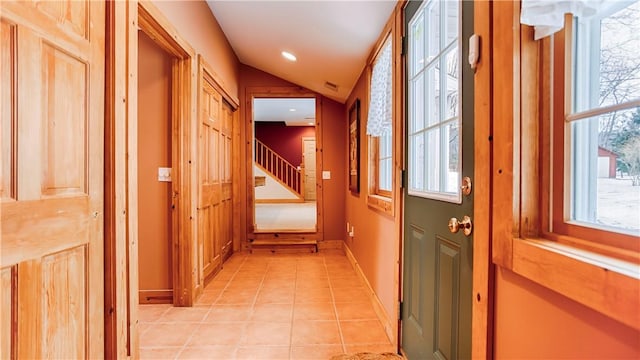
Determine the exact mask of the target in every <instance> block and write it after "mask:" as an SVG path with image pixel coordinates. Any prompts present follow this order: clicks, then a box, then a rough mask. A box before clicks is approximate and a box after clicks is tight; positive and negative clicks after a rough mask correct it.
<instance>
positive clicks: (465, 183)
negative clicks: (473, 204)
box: [460, 176, 471, 196]
mask: <svg viewBox="0 0 640 360" xmlns="http://www.w3.org/2000/svg"><path fill="white" fill-rule="evenodd" d="M460 190H462V194H463V195H466V196H469V195H470V194H471V178H470V177H468V176H465V177H463V178H462V186H460Z"/></svg>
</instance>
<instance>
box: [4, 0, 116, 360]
mask: <svg viewBox="0 0 640 360" xmlns="http://www.w3.org/2000/svg"><path fill="white" fill-rule="evenodd" d="M0 14H1V26H2V27H1V37H2V42H1V43H0V44H1V46H2V49H0V50H1V51H0V53H1V54H2V55H1V74H0V79H1V81H2V84H1V85H2V98H1V99H2V103H1V104H0V109H1V112H2V113H1V116H2V117H1V128H0V148H2V170H1V173H0V198H1V202H2V209H1V214H2V215H1V224H2V225H1V227H2V231H1V232H2V234H1V243H0V247H1V248H2V257H1V259H2V263H1V267H2V270H1V272H0V274H1V281H2V296H0V298H1V299H2V303H1V306H2V309H1V311H2V313H1V314H2V317H1V319H2V320H1V324H0V329H1V331H2V341H1V342H0V345H1V346H2V348H1V349H0V358H3V359H6V358H20V359H39V358H58V359H63V358H64V359H85V358H95V359H97V358H102V357H103V349H104V336H103V333H104V326H103V301H104V299H103V288H104V280H103V270H104V268H103V263H104V261H103V222H104V218H103V158H104V148H103V133H104V124H103V122H104V111H103V110H104V58H105V54H104V45H105V42H104V31H105V7H104V3H103V2H97V1H89V0H84V1H80V0H74V1H43V2H9V1H2V2H0Z"/></svg>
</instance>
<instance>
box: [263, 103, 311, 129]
mask: <svg viewBox="0 0 640 360" xmlns="http://www.w3.org/2000/svg"><path fill="white" fill-rule="evenodd" d="M253 121H255V122H284V123H285V124H286V125H287V126H312V125H315V123H316V99H315V98H257V99H253Z"/></svg>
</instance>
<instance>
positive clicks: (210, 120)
mask: <svg viewBox="0 0 640 360" xmlns="http://www.w3.org/2000/svg"><path fill="white" fill-rule="evenodd" d="M201 77H202V78H201V89H200V130H199V143H200V145H199V151H198V156H199V158H200V164H199V171H198V172H199V175H198V177H199V179H198V184H199V187H200V189H199V190H200V196H199V201H198V250H199V251H198V253H199V254H200V256H199V261H200V264H199V265H200V266H199V268H200V269H202V275H201V276H202V281H204V280H205V279H207V278H208V277H210V276H211V275H213V274H214V273H215V272H216V271H217V270H219V269H220V265H221V262H222V260H221V248H222V239H221V232H220V227H221V226H222V224H221V219H220V216H221V214H222V206H221V204H222V180H221V171H220V170H221V166H220V159H221V156H220V153H221V152H220V149H221V148H222V146H223V145H222V144H221V127H222V120H221V101H222V97H221V96H220V94H219V93H218V92H217V91H216V90H215V89H214V87H213V85H212V80H211V79H210V77H209V76H207V74H206V72H202V74H201Z"/></svg>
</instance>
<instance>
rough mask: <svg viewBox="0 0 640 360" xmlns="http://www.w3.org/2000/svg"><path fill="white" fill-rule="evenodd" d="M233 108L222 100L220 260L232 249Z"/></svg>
mask: <svg viewBox="0 0 640 360" xmlns="http://www.w3.org/2000/svg"><path fill="white" fill-rule="evenodd" d="M233 118H234V109H233V106H232V105H231V104H229V102H227V101H226V100H224V99H223V100H222V135H221V138H220V141H221V142H222V144H221V147H222V149H221V151H222V152H221V156H222V157H221V159H220V166H221V167H222V214H221V217H222V219H221V223H220V225H221V229H220V231H221V238H222V241H221V245H222V250H221V253H222V261H224V260H226V259H227V258H228V257H229V256H231V252H232V250H233V226H232V219H233V218H232V217H233V184H232V181H231V175H232V174H231V173H232V171H231V169H232V166H233V164H232V154H231V151H232V145H231V143H232V138H233Z"/></svg>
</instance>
